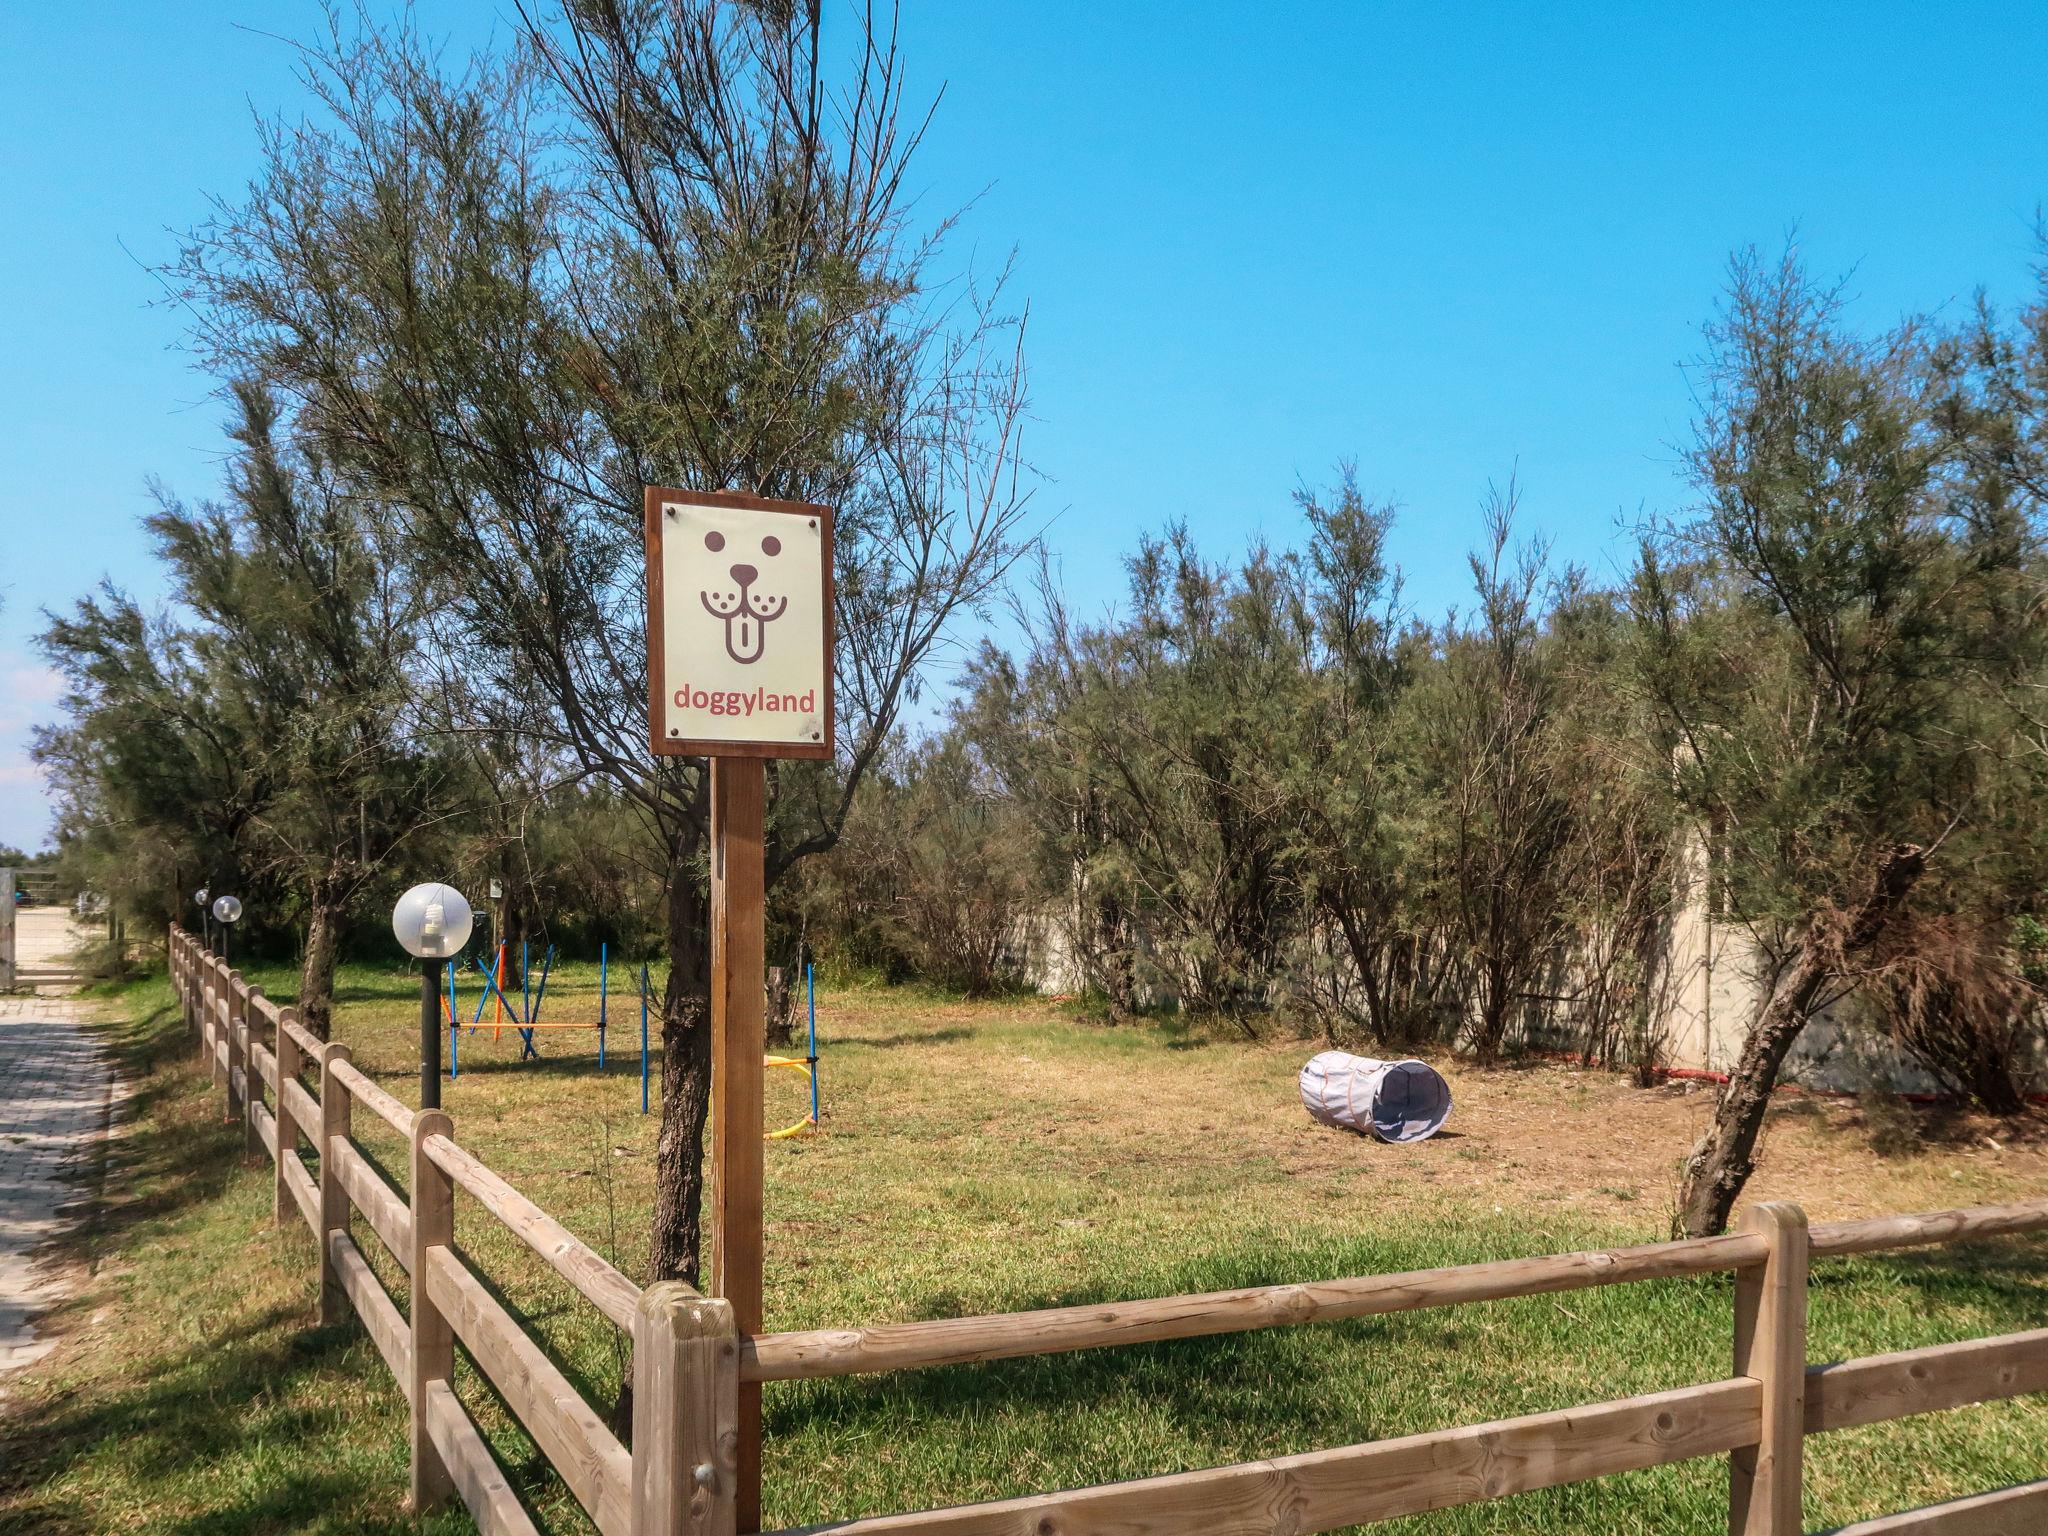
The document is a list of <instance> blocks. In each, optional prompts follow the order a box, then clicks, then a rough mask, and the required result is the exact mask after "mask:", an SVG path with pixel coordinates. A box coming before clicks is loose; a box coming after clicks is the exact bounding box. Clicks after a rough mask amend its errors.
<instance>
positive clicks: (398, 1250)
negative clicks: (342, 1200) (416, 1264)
mask: <svg viewBox="0 0 2048 1536" xmlns="http://www.w3.org/2000/svg"><path fill="white" fill-rule="evenodd" d="M328 1149H329V1152H330V1154H331V1155H332V1156H333V1158H334V1171H335V1174H336V1176H337V1177H338V1178H339V1179H340V1180H341V1187H342V1188H343V1189H344V1190H346V1191H347V1192H348V1198H349V1201H350V1203H351V1204H353V1205H354V1206H355V1208H356V1209H357V1210H359V1211H361V1212H362V1213H363V1219H364V1220H365V1221H367V1222H368V1223H369V1224H370V1230H371V1231H373V1232H375V1233H376V1234H377V1236H378V1237H379V1238H380V1239H381V1240H382V1241H383V1244H384V1246H385V1247H386V1248H389V1249H390V1250H391V1256H392V1257H393V1258H394V1259H396V1260H398V1262H399V1263H400V1264H403V1265H404V1266H405V1268H406V1272H407V1273H408V1274H410V1273H411V1272H412V1213H411V1212H409V1211H408V1210H406V1208H405V1197H404V1196H403V1195H401V1194H399V1193H398V1192H397V1191H396V1190H394V1189H393V1188H392V1187H391V1186H390V1185H389V1184H387V1183H385V1182H384V1178H383V1176H382V1175H381V1174H379V1173H378V1172H377V1170H376V1169H374V1168H372V1167H371V1166H370V1160H369V1159H368V1158H366V1157H364V1156H363V1154H362V1153H361V1152H360V1151H359V1150H357V1148H356V1145H355V1143H354V1142H352V1141H350V1140H349V1139H348V1138H347V1137H345V1136H344V1137H339V1138H337V1139H336V1140H334V1141H332V1142H330V1143H328Z"/></svg>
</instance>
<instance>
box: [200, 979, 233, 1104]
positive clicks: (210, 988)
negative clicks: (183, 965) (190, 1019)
mask: <svg viewBox="0 0 2048 1536" xmlns="http://www.w3.org/2000/svg"><path fill="white" fill-rule="evenodd" d="M205 1007H206V1030H205V1034H204V1038H203V1039H202V1040H201V1042H200V1043H201V1044H202V1045H204V1046H205V1048H206V1065H207V1069H208V1070H209V1071H211V1072H212V1073H213V1086H214V1087H215V1088H216V1089H218V1090H221V1091H223V1092H224V1091H226V1089H227V1085H228V1069H227V1067H226V1066H224V1065H223V1064H222V1062H221V1059H220V962H219V961H218V960H216V959H214V957H213V956H212V955H208V956H207V957H206V1003H205Z"/></svg>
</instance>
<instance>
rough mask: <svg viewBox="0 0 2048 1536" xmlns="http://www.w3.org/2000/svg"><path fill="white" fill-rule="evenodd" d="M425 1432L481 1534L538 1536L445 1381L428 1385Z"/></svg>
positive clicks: (487, 1446)
mask: <svg viewBox="0 0 2048 1536" xmlns="http://www.w3.org/2000/svg"><path fill="white" fill-rule="evenodd" d="M426 1421H427V1433H428V1435H429V1436H431V1437H432V1439H433V1442H434V1449H435V1451H437V1452H438V1453H439V1454H440V1457H441V1461H442V1464H443V1465H444V1466H446V1467H447V1468H448V1473H449V1476H450V1477H452V1478H453V1479H454V1480H455V1491H456V1492H457V1493H459V1494H461V1495H462V1502H463V1504H464V1506H465V1507H466V1508H467V1509H468V1510H469V1515H470V1518H471V1519H472V1520H474V1521H476V1528H477V1530H478V1531H479V1532H480V1533H481V1536H539V1528H538V1527H536V1526H535V1525H534V1523H533V1519H532V1517H531V1516H529V1515H528V1514H527V1513H526V1510H525V1507H524V1506H523V1505H521V1504H520V1502H519V1495H518V1494H517V1493H515V1492H514V1491H513V1488H512V1484H511V1483H510V1482H508V1481H507V1480H506V1478H505V1474H504V1472H503V1471H502V1470H501V1469H500V1468H499V1466H498V1463H497V1459H496V1458H495V1457H493V1456H492V1455H491V1448H490V1446H489V1444H488V1443H486V1442H485V1440H484V1437H483V1436H482V1435H481V1434H480V1433H478V1431H477V1427H476V1425H475V1424H473V1423H472V1422H471V1421H470V1417H469V1415H468V1414H467V1413H465V1412H463V1409H462V1403H461V1401H460V1400H459V1399H457V1397H456V1396H455V1393H454V1392H453V1391H451V1390H450V1389H449V1386H448V1383H447V1382H445V1381H435V1382H429V1383H428V1385H427V1400H426Z"/></svg>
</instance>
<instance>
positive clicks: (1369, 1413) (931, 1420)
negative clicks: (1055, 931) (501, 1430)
mask: <svg viewBox="0 0 2048 1536" xmlns="http://www.w3.org/2000/svg"><path fill="white" fill-rule="evenodd" d="M1479 1245H1480V1246H1485V1247H1493V1246H1496V1244H1495V1242H1493V1241H1489V1240H1488V1239H1486V1238H1483V1237H1482V1238H1480V1239H1479ZM1473 1246H1474V1243H1473V1242H1472V1241H1471V1240H1469V1239H1467V1240H1463V1241H1453V1242H1450V1243H1448V1244H1446V1243H1443V1242H1441V1241H1433V1240H1432V1239H1429V1238H1426V1237H1425V1238H1419V1239H1413V1240H1407V1239H1403V1240H1393V1241H1370V1240H1368V1241H1362V1242H1360V1243H1358V1244H1357V1245H1355V1246H1353V1247H1351V1248H1350V1249H1349V1251H1341V1249H1332V1248H1315V1249H1303V1250H1300V1251H1296V1252H1288V1251H1272V1252H1266V1253H1258V1252H1250V1253H1240V1254H1238V1255H1235V1256H1232V1255H1223V1256H1218V1257H1215V1258H1210V1259H1203V1260H1199V1261H1195V1262H1191V1263H1189V1264H1185V1265H1181V1266H1177V1267H1175V1268H1173V1269H1171V1270H1167V1271H1163V1272H1157V1273H1152V1274H1146V1275H1142V1276H1132V1277H1130V1278H1129V1281H1128V1282H1127V1283H1120V1284H1118V1285H1116V1286H1114V1287H1111V1286H1091V1287H1078V1288H1072V1289H1062V1290H1057V1291H1044V1290H1039V1291H1020V1292H1017V1293H1015V1294H1013V1295H1010V1296H1005V1297H1002V1298H999V1299H997V1300H996V1301H994V1302H992V1303H990V1304H989V1305H988V1306H987V1308H986V1310H988V1311H991V1312H994V1311H1020V1312H1021V1311H1031V1310H1036V1309H1039V1308H1044V1307H1052V1306H1097V1305H1104V1304H1108V1303H1111V1302H1115V1301H1119V1300H1126V1299H1129V1298H1131V1297H1135V1296H1168V1295H1181V1294H1192V1293H1199V1292H1205V1291H1214V1290H1228V1289H1234V1288H1237V1287H1240V1286H1249V1285H1257V1284H1274V1283H1285V1282H1288V1281H1300V1280H1303V1279H1306V1278H1315V1277H1331V1276H1337V1275H1365V1274H1387V1273H1395V1272H1399V1271H1403V1270H1408V1269H1420V1268H1426V1267H1431V1266H1434V1265H1440V1264H1451V1263H1467V1262H1472V1261H1474V1260H1475V1259H1477V1258H1480V1257H1484V1256H1485V1255H1483V1254H1480V1253H1475V1252H1471V1251H1467V1250H1469V1249H1471V1248H1472V1247H1473ZM1447 1248H1449V1249H1453V1250H1456V1251H1446V1249H1447ZM1812 1285H1813V1287H1814V1292H1815V1306H1816V1308H1821V1307H1828V1308H1834V1309H1838V1310H1836V1311H1835V1312H1834V1315H1833V1316H1832V1317H1831V1318H1829V1319H1828V1320H1829V1321H1830V1322H1831V1323H1833V1324H1836V1325H1838V1331H1844V1332H1847V1333H1848V1334H1849V1335H1850V1336H1851V1337H1853V1338H1854V1339H1855V1341H1856V1347H1855V1348H1854V1349H1853V1350H1851V1351H1850V1353H1853V1354H1876V1353H1883V1352H1887V1351H1890V1350H1895V1349H1901V1348H1911V1347H1915V1346H1916V1345H1918V1344H1920V1343H1923V1342H1925V1328H1926V1324H1927V1322H1928V1320H1929V1319H1930V1318H1937V1319H1938V1318H1942V1317H1946V1318H1948V1319H1949V1320H1950V1323H1951V1324H1952V1325H1953V1326H1950V1327H1949V1328H1948V1330H1947V1332H1946V1333H1945V1334H1943V1335H1942V1336H1944V1337H1947V1336H1954V1335H1957V1334H1960V1335H1962V1336H1988V1335H1991V1334H1995V1333H1999V1332H2011V1331H2020V1330H2024V1329H2029V1328H2034V1327H2038V1326H2040V1319H2041V1317H2042V1314H2043V1308H2044V1305H2048V1251H2044V1250H2043V1249H2042V1248H2041V1247H2040V1246H2039V1245H2035V1246H2032V1247H2030V1246H2028V1245H2027V1244H2026V1243H2025V1242H2024V1241H2020V1240H2001V1241H1995V1242H1984V1243H1977V1244H1964V1245H1957V1246H1954V1247H1951V1248H1948V1249H1932V1250H1926V1251H1910V1252H1906V1253H1901V1254H1896V1255H1884V1256H1877V1257H1871V1258H1865V1259H1861V1260H1856V1261H1853V1262H1849V1263H1838V1262H1835V1261H1826V1262H1823V1263H1822V1264H1820V1265H1818V1266H1817V1267H1816V1269H1815V1271H1814V1275H1813V1280H1812ZM1731 1296H1732V1289H1731V1284H1730V1277H1729V1276H1726V1275H1711V1276H1703V1277H1699V1278H1697V1279H1693V1280H1670V1281H1646V1282H1641V1283H1637V1284H1631V1285H1621V1286H1615V1287H1603V1288H1598V1289H1596V1290H1595V1291H1593V1292H1589V1293H1586V1295H1585V1298H1584V1299H1583V1300H1581V1299H1579V1298H1577V1297H1567V1298H1565V1299H1564V1300H1563V1301H1559V1300H1558V1299H1556V1298H1552V1297H1538V1298H1531V1299H1527V1300H1524V1301H1516V1302H1505V1303H1474V1304H1471V1305H1467V1306H1462V1307H1453V1308H1439V1309H1428V1310H1424V1311H1419V1312H1413V1313H1404V1314H1390V1315H1386V1316H1380V1317H1367V1318H1355V1319H1349V1320H1343V1321H1337V1322H1330V1323H1317V1324H1305V1325H1301V1326H1295V1327H1275V1328H1268V1329H1262V1330H1257V1331H1252V1332H1245V1333H1237V1334H1223V1335H1216V1336H1212V1337H1207V1338H1193V1339H1184V1340H1174V1341H1167V1342H1162V1343H1155V1344H1142V1345H1128V1346H1120V1347H1109V1348H1101V1349H1093V1350H1081V1351H1075V1352H1072V1353H1067V1354H1052V1355H1038V1356H1030V1357H1025V1358H1019V1359H1012V1360H997V1361H989V1362H986V1363H982V1364H976V1365H961V1366H939V1367H933V1368H930V1369H925V1370H911V1371H901V1372H892V1373H885V1374H878V1375H873V1376H856V1377H842V1378H835V1379H828V1380H821V1381H815V1382H806V1383H800V1384H790V1385H788V1386H785V1387H781V1388H778V1389H775V1390H774V1391H772V1392H771V1394H770V1396H769V1398H768V1400H767V1403H766V1405H765V1408H766V1425H767V1428H768V1432H769V1433H770V1434H771V1435H800V1434H803V1433H806V1432H811V1431H819V1430H825V1431H829V1432H832V1433H850V1434H851V1435H852V1436H853V1437H854V1438H855V1439H856V1440H859V1441H862V1442H863V1443H865V1442H868V1441H871V1440H872V1441H881V1440H892V1439H894V1440H901V1439H904V1438H906V1437H917V1436H922V1435H926V1434H936V1435H939V1436H941V1437H944V1436H946V1435H948V1434H951V1433H955V1432H957V1430H958V1429H959V1428H960V1427H963V1426H972V1425H983V1426H986V1425H988V1424H992V1423H1005V1424H1009V1425H1011V1426H1012V1430H1011V1432H1012V1433H1014V1432H1016V1426H1017V1425H1019V1424H1022V1423H1028V1422H1031V1421H1032V1420H1033V1419H1034V1418H1035V1419H1038V1420H1040V1421H1042V1422H1043V1423H1045V1424H1046V1425H1048V1426H1051V1425H1057V1424H1060V1423H1064V1422H1071V1421H1073V1420H1074V1419H1075V1418H1076V1417H1077V1416H1087V1415H1089V1414H1091V1413H1095V1412H1105V1411H1106V1412H1108V1413H1109V1414H1110V1415H1111V1416H1112V1417H1114V1416H1115V1415H1117V1414H1119V1413H1121V1412H1123V1411H1124V1406H1123V1405H1127V1404H1147V1405H1151V1407H1152V1409H1153V1411H1155V1412H1156V1413H1157V1414H1158V1415H1159V1416H1161V1417H1163V1418H1165V1419H1167V1420H1170V1421H1172V1422H1173V1423H1174V1424H1175V1425H1176V1426H1177V1427H1178V1428H1179V1429H1180V1430H1181V1431H1182V1432H1183V1433H1185V1434H1186V1435H1187V1436H1188V1438H1189V1440H1190V1441H1202V1440H1209V1439H1214V1440H1217V1441H1218V1442H1219V1443H1223V1444H1229V1443H1231V1442H1232V1441H1233V1440H1234V1438H1235V1437H1236V1436H1237V1435H1238V1434H1239V1433H1240V1432H1241V1430H1242V1428H1243V1426H1244V1425H1246V1424H1254V1425H1256V1431H1257V1434H1258V1435H1259V1436H1260V1437H1263V1439H1264V1441H1266V1442H1268V1443H1270V1444H1274V1445H1280V1446H1294V1447H1300V1446H1303V1445H1308V1444H1318V1443H1325V1442H1326V1441H1327V1443H1350V1442H1355V1441H1362V1440H1368V1439H1373V1438H1376V1437H1378V1436H1381V1435H1386V1434H1406V1433H1411V1432H1414V1430H1415V1428H1416V1422H1415V1420H1416V1416H1417V1414H1418V1412H1419V1413H1420V1415H1421V1416H1422V1417H1423V1418H1425V1419H1427V1420H1428V1421H1429V1425H1428V1427H1441V1426H1448V1425H1451V1424H1455V1423H1463V1422H1471V1421H1473V1414H1474V1411H1475V1409H1476V1411H1477V1412H1478V1416H1479V1417H1509V1416H1512V1415H1514V1414H1519V1413H1527V1412H1537V1411H1543V1410H1546V1409H1551V1408H1562V1407H1568V1406H1573V1405H1576V1404H1580V1403H1590V1402H1593V1401H1597V1400H1600V1399H1603V1398H1608V1397H1619V1396H1623V1395H1626V1394H1628V1393H1631V1392H1639V1391H1650V1390H1661V1389H1662V1388H1664V1387H1668V1386H1675V1385H1680V1384H1683V1383H1684V1382H1686V1381H1690V1380H1706V1379H1709V1377H1710V1376H1711V1374H1712V1372H1711V1371H1705V1372H1702V1371H1699V1370H1696V1369H1693V1368H1691V1366H1690V1365H1689V1364H1688V1362H1689V1360H1690V1358H1691V1354H1692V1353H1693V1352H1694V1350H1695V1347H1696V1346H1700V1345H1701V1344H1702V1343H1704V1344H1705V1345H1706V1346H1707V1347H1708V1348H1709V1350H1710V1352H1712V1351H1722V1350H1725V1349H1726V1347H1727V1345H1726V1339H1727V1330H1728V1329H1729V1327H1730V1326H1731V1316H1732V1314H1731V1313H1730V1311H1729V1307H1730V1302H1731ZM1595 1307H1598V1308H1602V1309H1604V1310H1605V1312H1606V1315H1607V1317H1608V1319H1609V1322H1608V1323H1607V1324H1606V1325H1605V1326H1606V1327H1607V1328H1609V1329H1613V1328H1615V1327H1616V1325H1617V1324H1618V1325H1619V1331H1618V1332H1617V1333H1616V1339H1617V1340H1619V1339H1622V1338H1629V1337H1630V1331H1629V1330H1630V1329H1631V1328H1639V1329H1646V1330H1647V1337H1648V1338H1649V1339H1650V1340H1651V1341H1652V1342H1650V1343H1648V1344H1645V1343H1643V1342H1642V1341H1641V1340H1640V1339H1637V1340H1635V1341H1634V1342H1631V1343H1629V1344H1627V1345H1623V1346H1619V1347H1620V1348H1621V1350H1622V1353H1621V1355H1620V1357H1619V1358H1617V1359H1616V1360H1615V1361H1614V1363H1613V1365H1614V1369H1615V1370H1617V1371H1618V1372H1620V1374H1619V1375H1616V1376H1614V1377H1613V1378H1612V1379H1609V1378H1608V1377H1607V1376H1606V1375H1604V1374H1603V1371H1604V1369H1605V1368H1604V1367H1599V1366H1597V1365H1596V1364H1594V1363H1592V1362H1591V1361H1590V1360H1589V1362H1588V1363H1587V1364H1586V1368H1585V1372H1584V1375H1585V1379H1584V1380H1583V1381H1582V1382H1580V1381H1575V1380H1574V1379H1573V1376H1574V1371H1575V1369H1576V1367H1574V1366H1572V1365H1569V1364H1568V1365H1567V1368H1566V1370H1565V1371H1564V1372H1562V1373H1558V1372H1556V1371H1554V1370H1552V1369H1551V1368H1550V1367H1551V1365H1552V1364H1553V1363H1554V1359H1555V1355H1556V1351H1557V1349H1558V1344H1559V1340H1558V1338H1557V1337H1554V1336H1553V1335H1555V1334H1557V1333H1558V1330H1560V1329H1564V1330H1565V1331H1566V1333H1567V1334H1568V1335H1570V1336H1574V1337H1577V1336H1581V1335H1583V1336H1585V1337H1592V1336H1594V1335H1595V1334H1598V1333H1600V1332H1601V1330H1597V1329H1596V1330H1592V1331H1591V1332H1590V1333H1589V1332H1588V1331H1587V1329H1586V1328H1585V1326H1584V1325H1581V1324H1579V1323H1577V1322H1576V1321H1574V1320H1575V1319H1576V1318H1577V1316H1578V1313H1579V1312H1580V1311H1585V1310H1587V1309H1589V1308H1595ZM1515 1308H1520V1309H1523V1310H1522V1311H1521V1312H1519V1313H1516V1312H1513V1311H1511V1310H1510V1309H1515ZM1575 1308H1576V1309H1578V1311H1574V1309H1575ZM965 1310H966V1309H965V1308H964V1307H963V1305H962V1303H961V1300H960V1298H959V1297H958V1296H956V1295H954V1294H952V1293H950V1292H933V1293H930V1294H928V1295H927V1296H925V1297H924V1298H923V1300H922V1302H921V1303H920V1304H919V1305H917V1306H915V1307H913V1308H912V1309H911V1315H913V1316H915V1317H917V1318H919V1319H933V1318H946V1317H957V1316H961V1315H963V1313H964V1312H965ZM1625 1312H1633V1313H1635V1314H1636V1315H1635V1316H1634V1317H1633V1318H1630V1319H1624V1318H1622V1317H1621V1316H1620V1314H1623V1313H1625ZM1559 1317H1562V1318H1564V1319H1566V1320H1567V1322H1566V1323H1560V1322H1559V1321H1558V1318H1559ZM1567 1324H1569V1327H1567ZM1615 1347H1617V1346H1615V1345H1610V1346H1609V1348H1610V1352H1611V1351H1612V1350H1613V1349H1614V1348H1615ZM1594 1353H1595V1354H1598V1353H1599V1351H1597V1350H1596V1351H1594ZM1816 1358H1820V1357H1819V1356H1816ZM1531 1362H1536V1363H1535V1364H1534V1365H1532V1364H1531ZM1439 1372H1443V1373H1447V1379H1456V1380H1457V1381H1458V1382H1459V1383H1461V1385H1462V1387H1463V1389H1464V1390H1465V1391H1466V1392H1467V1394H1468V1395H1470V1394H1471V1393H1473V1392H1474V1391H1475V1390H1476V1392H1477V1396H1476V1397H1475V1398H1474V1399H1473V1402H1472V1404H1468V1406H1467V1407H1466V1408H1458V1407H1456V1406H1455V1405H1454V1404H1453V1403H1452V1400H1451V1399H1448V1398H1447V1399H1446V1404H1445V1405H1444V1406H1443V1407H1442V1408H1441V1411H1439V1410H1438V1408H1437V1407H1436V1406H1435V1405H1433V1403H1432V1399H1433V1397H1434V1385H1433V1384H1434V1381H1435V1379H1436V1377H1437V1375H1438V1373H1439ZM1396 1378H1399V1379H1400V1380H1401V1382H1402V1384H1401V1385H1398V1386H1395V1385H1393V1383H1394V1381H1395V1379H1396ZM1408 1378H1412V1380H1409V1379H1408ZM1327 1381H1347V1382H1349V1383H1350V1384H1351V1387H1352V1388H1353V1389H1354V1390H1353V1392H1352V1402H1353V1410H1352V1416H1351V1417H1349V1418H1346V1417H1345V1416H1344V1413H1343V1411H1342V1410H1333V1406H1332V1404H1331V1403H1330V1402H1329V1401H1328V1400H1327V1398H1326V1397H1325V1395H1324V1394H1323V1393H1322V1392H1321V1391H1320V1390H1319V1388H1318V1385H1317V1384H1318V1383H1322V1382H1327ZM1475 1384H1476V1387H1475ZM1388 1389H1391V1390H1390V1396H1389V1403H1390V1404H1391V1403H1393V1402H1395V1401H1398V1400H1402V1399H1405V1401H1406V1404H1407V1408H1406V1410H1405V1411H1406V1413H1407V1415H1408V1416H1407V1418H1406V1419H1405V1420H1403V1419H1402V1418H1401V1416H1400V1412H1399V1411H1391V1412H1389V1413H1388V1414H1387V1415H1385V1416H1383V1415H1382V1413H1381V1408H1380V1404H1379V1394H1380V1392H1381V1391H1382V1390H1388ZM1418 1405H1420V1407H1419V1409H1418ZM949 1424H950V1425H951V1426H953V1428H951V1429H948V1428H946V1427H944V1426H947V1425H949ZM1333 1432H1335V1433H1337V1434H1340V1435H1341V1436H1342V1439H1341V1440H1338V1441H1329V1440H1328V1437H1329V1436H1330V1435H1331V1434H1332V1433H1333ZM1256 1454H1265V1452H1264V1451H1257V1452H1256Z"/></svg>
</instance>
